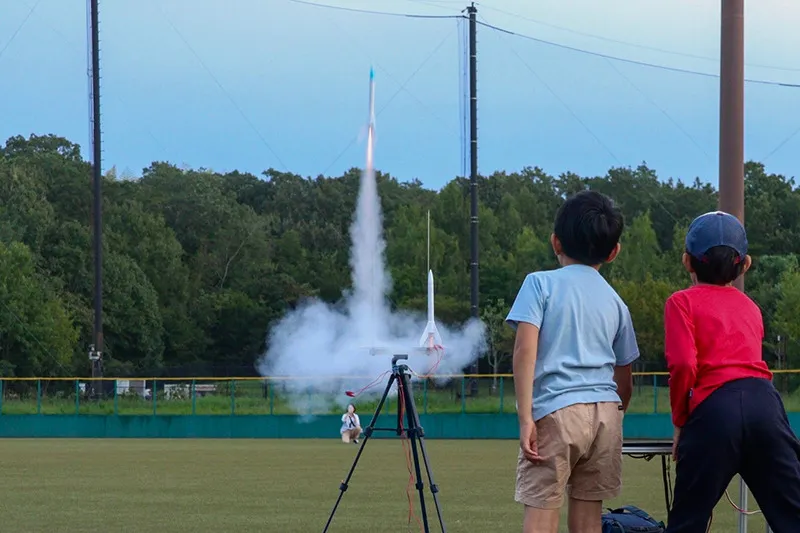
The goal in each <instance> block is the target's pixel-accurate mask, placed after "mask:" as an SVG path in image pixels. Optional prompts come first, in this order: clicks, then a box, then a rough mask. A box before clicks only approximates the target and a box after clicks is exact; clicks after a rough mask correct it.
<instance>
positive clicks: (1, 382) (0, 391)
mask: <svg viewBox="0 0 800 533" xmlns="http://www.w3.org/2000/svg"><path fill="white" fill-rule="evenodd" d="M4 384H5V380H2V379H0V415H2V414H3V394H4V393H3V385H4Z"/></svg>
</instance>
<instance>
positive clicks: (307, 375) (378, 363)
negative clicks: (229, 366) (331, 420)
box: [258, 127, 485, 413]
mask: <svg viewBox="0 0 800 533" xmlns="http://www.w3.org/2000/svg"><path fill="white" fill-rule="evenodd" d="M372 150H373V131H372V127H370V129H369V131H368V134H367V165H366V168H365V170H364V172H363V173H362V176H361V183H360V187H359V194H358V201H357V204H356V213H355V217H354V220H353V224H352V226H351V229H350V236H351V239H352V245H351V256H350V267H351V269H352V281H353V289H352V292H350V293H349V294H346V295H344V296H343V304H344V305H343V306H340V307H334V306H331V305H328V304H326V303H324V302H322V301H319V300H312V301H310V302H308V303H306V304H304V305H302V306H301V307H299V308H298V309H295V310H294V311H292V312H290V313H288V314H287V315H286V316H284V317H283V319H282V320H280V321H279V322H278V323H277V324H276V325H275V327H274V328H273V329H272V331H271V332H270V334H269V336H268V339H267V351H266V354H265V355H264V356H263V357H262V358H261V360H260V361H259V364H258V369H259V372H260V373H261V375H262V376H272V377H279V376H286V379H282V380H281V381H279V382H278V383H280V384H281V385H280V386H281V387H282V388H283V390H284V393H287V395H288V398H289V401H290V403H291V406H292V407H293V408H294V409H296V410H298V412H302V413H311V412H320V411H325V410H327V408H328V407H329V406H330V405H331V403H335V404H339V405H341V406H343V405H345V404H347V403H348V401H350V398H348V397H347V396H346V395H345V394H344V392H345V391H346V390H359V389H361V388H362V387H365V386H367V385H368V384H370V383H372V382H375V381H376V378H380V376H381V374H383V373H385V372H387V371H389V370H390V369H391V356H392V354H398V353H401V354H409V359H408V361H407V363H408V365H409V367H410V368H412V370H415V371H416V372H418V373H421V374H424V373H427V372H428V371H429V370H430V369H431V367H432V365H433V364H434V363H436V360H435V358H434V356H429V355H424V354H420V353H416V354H415V353H414V351H413V350H414V348H416V347H417V345H418V343H419V336H420V334H421V333H422V331H423V330H424V329H425V324H426V320H425V318H424V317H423V316H421V315H418V314H414V313H408V312H392V310H391V309H390V306H389V303H388V302H387V294H388V292H389V290H390V286H391V279H390V275H389V273H388V271H387V267H386V262H385V258H384V250H385V248H386V243H385V241H384V239H383V232H382V225H383V221H382V214H381V204H380V198H379V196H378V187H377V183H376V180H375V172H374V169H373V164H372V157H373V152H372ZM426 279H427V278H426V277H425V276H424V275H423V273H420V285H423V286H424V284H425V282H426ZM439 329H440V334H441V337H442V341H443V344H444V349H445V352H444V356H443V358H442V360H441V361H440V362H439V365H438V367H437V374H449V373H459V372H461V371H462V370H463V369H464V368H465V367H466V366H468V365H469V364H471V363H472V362H473V361H474V360H475V359H476V358H477V357H478V356H479V355H480V353H481V352H482V351H483V349H484V346H485V340H484V327H483V324H482V323H481V322H479V321H476V320H471V321H469V322H467V323H466V324H465V325H464V326H463V327H462V328H459V329H449V328H446V327H443V326H441V325H439ZM375 349H378V352H379V355H373V353H374V352H375ZM387 379H388V377H387V378H386V379H384V380H378V381H377V383H376V386H375V387H374V388H371V389H369V390H367V391H364V392H363V395H365V396H366V395H378V394H380V393H382V392H383V389H384V387H385V382H386V380H387Z"/></svg>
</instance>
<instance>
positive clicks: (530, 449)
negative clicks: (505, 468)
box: [519, 419, 542, 463]
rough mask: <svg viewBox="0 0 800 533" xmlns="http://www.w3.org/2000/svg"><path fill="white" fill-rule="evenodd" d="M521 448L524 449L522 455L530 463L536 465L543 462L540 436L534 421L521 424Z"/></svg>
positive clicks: (529, 420)
mask: <svg viewBox="0 0 800 533" xmlns="http://www.w3.org/2000/svg"><path fill="white" fill-rule="evenodd" d="M519 447H520V448H521V449H522V455H524V456H525V459H527V460H528V461H530V462H532V463H536V462H539V461H541V460H542V458H541V457H540V456H539V443H538V435H537V434H536V424H535V423H534V421H533V419H528V420H525V421H521V422H520V423H519Z"/></svg>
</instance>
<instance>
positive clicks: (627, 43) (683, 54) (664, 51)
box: [408, 0, 800, 72]
mask: <svg viewBox="0 0 800 533" xmlns="http://www.w3.org/2000/svg"><path fill="white" fill-rule="evenodd" d="M408 1H410V0H408ZM480 6H481V9H488V10H490V11H496V12H498V13H503V14H504V15H508V16H510V17H514V18H515V19H520V20H526V21H528V22H532V23H534V24H538V25H540V26H545V27H548V28H553V29H556V30H561V31H565V32H568V33H572V34H574V35H581V36H583V37H589V38H592V39H597V40H599V41H606V42H609V43H615V44H621V45H624V46H630V47H632V48H639V49H642V50H650V51H653V52H660V53H662V54H670V55H674V56H681V57H687V58H691V59H702V60H704V61H713V62H716V63H719V58H718V57H711V56H703V55H699V54H691V53H688V52H678V51H677V50H668V49H666V48H659V47H657V46H649V45H646V44H640V43H632V42H630V41H622V40H619V39H613V38H611V37H606V36H603V35H597V34H594V33H587V32H582V31H578V30H575V29H572V28H567V27H564V26H559V25H556V24H552V23H549V22H545V21H543V20H539V19H535V18H530V17H526V16H524V15H520V14H519V13H513V12H511V11H506V10H505V9H500V8H498V7H494V6H490V5H487V4H484V3H481V4H480ZM746 65H747V66H750V67H758V68H764V69H771V70H781V71H784V72H800V68H797V67H780V66H776V65H765V64H761V63H746Z"/></svg>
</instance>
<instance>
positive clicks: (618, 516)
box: [602, 505, 665, 533]
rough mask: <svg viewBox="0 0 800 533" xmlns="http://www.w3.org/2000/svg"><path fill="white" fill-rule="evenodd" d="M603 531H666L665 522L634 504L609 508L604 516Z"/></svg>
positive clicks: (624, 532)
mask: <svg viewBox="0 0 800 533" xmlns="http://www.w3.org/2000/svg"><path fill="white" fill-rule="evenodd" d="M602 519H603V533H664V529H665V526H664V522H656V520H655V518H653V517H652V516H650V515H649V514H647V513H646V512H644V511H642V510H641V509H639V508H638V507H635V506H633V505H625V506H623V507H619V508H617V509H609V510H608V512H607V513H605V514H604V515H603V517H602Z"/></svg>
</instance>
